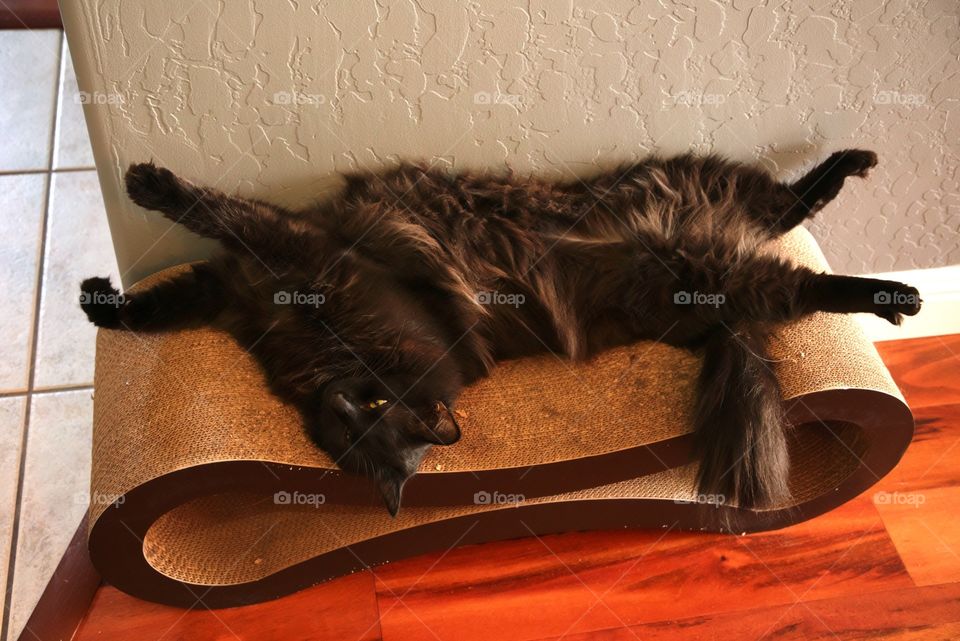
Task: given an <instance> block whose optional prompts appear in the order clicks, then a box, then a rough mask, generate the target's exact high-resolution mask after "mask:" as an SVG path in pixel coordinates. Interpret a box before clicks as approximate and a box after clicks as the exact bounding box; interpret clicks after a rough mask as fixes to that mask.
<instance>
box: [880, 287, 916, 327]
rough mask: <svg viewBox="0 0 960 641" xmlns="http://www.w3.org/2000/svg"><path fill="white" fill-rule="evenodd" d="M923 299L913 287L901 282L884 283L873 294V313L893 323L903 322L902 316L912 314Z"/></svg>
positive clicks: (914, 313)
mask: <svg viewBox="0 0 960 641" xmlns="http://www.w3.org/2000/svg"><path fill="white" fill-rule="evenodd" d="M922 303H923V300H921V298H920V292H919V291H917V289H916V288H915V287H910V286H909V285H904V284H903V283H896V282H892V281H891V282H889V283H885V284H884V285H883V286H882V287H881V288H880V289H878V290H877V291H875V292H874V294H873V304H874V307H875V309H874V312H873V313H874V314H876V315H877V316H879V317H880V318H884V319H886V320H887V321H889V322H891V323H893V324H894V325H899V324H900V323H902V322H903V317H904V316H914V315H916V314H917V313H918V312H919V311H920V306H921V304H922Z"/></svg>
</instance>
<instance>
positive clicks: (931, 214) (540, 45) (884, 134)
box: [61, 0, 960, 283]
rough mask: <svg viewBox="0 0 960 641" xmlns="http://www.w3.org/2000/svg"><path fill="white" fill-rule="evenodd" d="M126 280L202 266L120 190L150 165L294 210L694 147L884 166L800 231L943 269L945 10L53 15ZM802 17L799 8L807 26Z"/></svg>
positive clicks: (948, 133) (950, 225)
mask: <svg viewBox="0 0 960 641" xmlns="http://www.w3.org/2000/svg"><path fill="white" fill-rule="evenodd" d="M61 1H62V10H63V13H64V16H65V22H66V26H67V35H68V39H69V41H70V49H71V51H72V53H73V56H74V59H75V64H76V69H77V74H78V76H79V82H80V88H81V89H82V90H83V91H85V92H87V93H88V96H89V104H88V105H87V106H86V116H87V122H88V126H89V127H90V130H91V135H92V138H93V141H94V150H95V155H96V160H97V165H98V168H99V171H100V178H101V183H102V185H103V189H104V196H105V202H106V205H107V214H108V216H109V217H110V225H111V229H112V231H113V234H114V238H115V241H116V244H117V253H118V258H119V262H120V265H121V271H124V272H126V274H125V277H124V279H125V281H126V282H128V283H129V282H132V281H133V280H136V279H137V278H139V277H141V276H143V275H145V274H147V273H150V272H152V271H154V270H156V269H158V268H160V267H162V266H165V265H168V264H171V263H173V262H178V261H180V260H182V259H186V258H191V257H195V256H199V255H202V254H203V253H204V252H206V251H208V250H209V246H207V245H204V244H202V243H198V242H197V241H196V239H192V238H191V237H190V236H189V235H188V234H186V232H184V231H183V230H181V229H173V230H170V229H169V224H168V223H166V222H165V221H163V220H161V219H158V218H157V217H155V216H152V215H147V214H145V213H144V212H143V211H141V210H139V209H137V208H136V207H134V206H132V205H131V204H130V203H128V202H127V201H126V200H125V198H124V197H123V195H122V193H121V191H120V187H119V185H120V177H121V175H122V171H123V168H124V167H125V166H126V165H127V164H129V163H130V162H135V161H142V160H146V159H151V158H152V159H154V160H155V161H156V162H158V163H161V164H164V165H167V166H169V167H171V168H172V169H174V170H175V171H177V172H179V173H182V174H183V175H185V176H187V177H189V178H191V179H194V180H198V181H202V182H204V183H208V184H212V185H216V186H218V187H219V188H221V189H224V190H227V191H234V190H237V191H239V192H241V193H244V194H248V195H256V196H258V197H262V198H266V199H272V200H275V201H278V202H282V203H285V204H298V203H303V202H305V201H306V200H309V198H310V197H313V196H316V195H317V193H318V192H319V190H321V189H322V188H324V187H329V186H330V184H331V181H330V180H329V179H328V178H329V176H330V175H331V173H332V172H334V171H336V170H342V169H348V168H351V167H356V166H358V165H362V166H376V165H377V164H379V163H382V162H385V161H389V160H391V159H394V158H396V157H410V156H419V157H429V158H434V159H436V160H437V162H439V163H442V164H450V165H454V166H457V167H465V166H481V167H503V166H507V165H509V166H512V167H514V168H518V169H524V170H525V169H535V170H538V171H545V172H551V173H556V174H569V173H574V174H584V173H589V172H591V171H595V170H596V167H597V166H604V165H610V164H614V163H616V162H618V161H621V160H624V159H628V158H634V157H640V156H643V155H645V154H647V153H649V152H652V151H659V152H663V153H672V152H680V151H684V150H687V149H693V150H696V151H699V152H708V151H717V152H721V153H724V154H727V155H730V156H733V157H735V158H739V159H748V160H749V159H756V160H758V161H759V162H762V163H764V164H766V165H767V166H769V167H770V168H771V169H772V170H774V171H776V172H777V173H778V174H780V175H783V176H784V177H786V176H789V175H790V174H791V173H792V172H794V171H796V170H797V169H798V168H800V167H802V166H804V165H807V164H808V163H810V162H813V161H814V160H816V159H818V158H822V157H824V156H825V155H826V154H827V153H828V152H830V151H833V150H835V149H840V148H844V147H851V146H860V147H867V148H871V149H875V150H877V151H878V152H879V153H880V155H881V166H880V167H879V168H878V170H877V171H876V172H875V174H874V175H873V176H872V177H871V179H870V181H869V182H868V183H857V184H855V185H852V186H850V187H849V188H848V189H846V190H845V192H844V194H843V195H842V197H841V198H839V199H838V200H837V201H836V202H835V203H834V204H832V205H831V206H830V207H829V208H828V209H827V210H826V211H824V212H823V213H822V216H821V218H820V220H818V221H817V222H816V224H815V225H814V232H815V234H816V235H817V236H818V237H819V239H820V241H821V243H822V244H823V245H824V248H825V251H826V253H827V254H828V257H829V258H830V260H831V262H832V264H833V265H834V267H835V268H837V269H839V270H844V271H850V272H868V271H886V270H892V269H910V268H914V267H926V266H932V265H942V264H952V263H960V238H958V228H960V186H958V183H960V171H958V161H960V158H958V152H960V139H958V133H960V127H958V124H957V120H958V118H960V102H958V98H960V73H958V72H960V62H958V52H960V28H958V15H960V9H958V7H960V4H958V3H957V2H956V1H955V0H928V1H923V0H886V1H884V2H881V1H880V0H857V1H844V2H829V1H823V0H820V1H816V2H809V3H808V2H799V1H791V0H787V1H786V2H783V0H771V1H770V2H763V1H761V0H732V1H729V0H662V1H660V2H654V1H646V0H645V1H642V2H635V1H619V0H603V1H599V0H598V1H588V2H583V3H579V4H573V3H572V2H571V1H568V0H479V1H478V2H474V3H467V2H461V1H459V0H377V1H376V2H373V1H364V0H340V1H336V0H328V1H321V2H307V1H305V0H230V1H229V2H219V1H217V0H200V1H199V2H196V1H195V0H184V1H174V2H170V1H164V2H156V1H147V0H123V2H122V4H121V2H120V0H61ZM811 7H813V8H811Z"/></svg>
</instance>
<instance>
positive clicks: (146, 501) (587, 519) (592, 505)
mask: <svg viewBox="0 0 960 641" xmlns="http://www.w3.org/2000/svg"><path fill="white" fill-rule="evenodd" d="M790 415H791V417H792V420H793V421H794V422H795V423H799V422H819V423H823V424H824V427H825V428H829V425H828V423H829V422H830V421H837V422H849V423H854V424H855V425H857V426H859V427H860V429H861V430H862V431H863V433H864V436H865V437H866V439H867V443H868V445H867V449H866V451H865V452H864V455H863V457H862V458H861V464H860V465H859V466H858V467H857V468H856V469H855V470H854V471H853V472H852V473H851V474H850V475H849V476H848V477H847V478H846V480H844V481H843V482H842V483H841V484H840V486H839V487H837V488H835V489H834V490H833V491H828V492H825V493H824V494H822V495H821V496H818V497H816V498H814V499H812V500H810V501H807V502H805V503H802V504H800V505H796V506H791V507H789V508H785V509H779V510H770V511H765V512H753V511H744V510H738V509H737V508H733V507H729V506H720V507H715V506H710V505H697V504H691V503H677V502H675V501H672V500H661V499H631V498H622V499H618V498H610V499H585V500H575V501H558V502H551V503H538V504H521V505H519V506H515V507H509V508H501V509H495V510H491V511H487V512H483V513H479V514H470V515H465V516H461V517H456V518H453V519H448V520H444V521H439V522H435V523H427V524H424V525H420V526H417V527H413V528H408V529H405V530H400V531H397V532H393V533H390V534H387V535H384V536H381V537H377V538H374V539H370V540H367V541H362V542H360V543H357V544H353V545H350V546H349V547H346V548H341V549H338V550H333V551H331V552H328V553H325V554H322V555H319V556H317V557H313V558H311V559H308V560H305V561H303V562H300V563H298V564H296V565H293V566H291V567H288V568H286V569H284V570H281V571H279V572H276V573H274V574H272V575H270V576H267V577H264V578H263V579H260V580H257V581H253V582H249V583H244V584H239V585H225V586H209V585H192V584H187V583H184V582H181V581H178V580H176V579H173V578H171V577H168V576H166V575H163V574H161V573H159V572H158V571H157V570H155V569H154V568H153V567H152V566H151V565H150V564H149V562H148V561H147V559H146V558H145V557H144V554H143V543H142V541H143V538H144V537H145V535H146V533H147V531H148V530H149V528H150V526H151V525H152V524H153V523H154V522H155V521H156V519H157V518H159V517H160V516H162V515H163V514H165V513H166V512H168V511H169V510H171V509H173V508H175V507H177V506H178V505H182V504H183V503H185V502H186V501H189V500H191V499H193V498H197V497H201V496H207V495H210V494H214V493H217V492H223V491H226V490H243V489H253V488H255V487H256V486H257V479H258V478H259V479H262V478H264V475H263V474H259V475H255V474H254V472H255V470H256V468H257V467H259V468H261V469H263V464H262V463H261V462H256V461H233V462H231V463H232V465H231V466H229V468H224V467H222V466H198V467H194V468H186V469H182V470H177V471H174V472H171V473H170V474H166V475H164V476H161V477H158V478H156V479H153V480H152V481H150V482H148V483H145V484H143V485H141V486H138V487H136V488H134V489H133V490H131V491H130V492H128V493H127V494H126V495H125V496H124V498H123V500H122V501H121V502H118V503H117V504H115V505H114V506H112V507H110V508H107V509H106V510H105V511H104V512H103V513H102V514H101V515H100V516H99V517H98V518H97V520H96V521H95V522H94V523H93V524H92V528H91V531H90V538H89V546H90V554H91V558H92V559H93V562H94V564H95V565H96V567H97V568H99V569H100V571H101V572H102V574H103V576H104V579H105V580H107V581H108V582H110V583H112V584H113V585H114V586H116V587H117V588H119V589H120V590H123V591H125V592H127V593H129V594H132V595H133V596H137V597H140V598H143V599H147V600H150V601H156V602H159V603H165V604H168V605H175V606H180V607H190V606H191V605H193V604H194V603H196V601H197V598H198V597H199V596H200V595H202V598H203V603H204V604H205V605H206V606H208V607H211V608H220V607H234V606H240V605H246V604H250V603H257V602H260V601H265V600H270V599H275V598H278V597H281V596H284V595H286V594H290V593H292V592H295V591H298V590H301V589H304V588H307V587H310V586H312V585H316V584H318V583H322V582H324V581H327V580H329V579H332V578H335V577H337V576H342V575H345V574H349V573H351V572H354V571H357V570H361V569H364V568H368V567H374V566H377V565H380V564H382V563H386V562H390V561H395V560H399V559H402V558H407V557H410V556H415V555H418V554H423V553H427V552H431V551H435V550H440V549H446V548H448V547H450V546H451V545H454V544H456V545H466V544H471V543H481V542H486V541H495V540H503V539H509V538H517V537H522V536H529V535H530V534H531V533H532V534H536V535H544V534H551V533H557V532H567V531H580V530H596V529H610V528H623V527H631V528H659V527H673V528H675V529H685V530H701V529H707V530H713V531H720V530H725V529H727V530H728V529H729V527H728V526H727V524H730V523H732V524H734V527H735V531H736V532H754V531H760V530H768V529H778V528H782V527H786V526H788V525H792V524H794V523H799V522H801V521H804V520H807V519H809V518H812V517H814V516H817V515H819V514H822V513H824V512H826V511H829V510H831V509H833V508H835V507H837V506H839V505H841V504H843V503H845V502H846V501H848V500H850V499H851V498H853V497H855V496H857V495H858V494H860V493H861V492H862V491H864V490H865V489H867V488H869V487H870V486H872V485H873V484H874V483H876V482H877V481H878V480H879V479H880V477H882V476H883V475H885V474H886V473H888V472H889V471H890V470H891V469H892V468H893V467H894V466H895V465H896V464H897V462H898V461H899V460H900V458H901V456H902V455H903V453H904V451H905V450H906V447H907V445H908V444H909V443H910V440H911V438H912V436H913V416H912V414H911V413H910V410H909V408H908V407H907V406H906V404H905V403H904V402H903V401H902V400H901V399H899V398H897V397H895V396H892V395H890V394H887V393H885V392H879V391H875V390H864V389H838V390H825V391H822V392H817V393H814V394H810V395H807V396H804V397H801V398H798V399H794V400H793V401H792V403H791V404H790ZM680 438H683V437H680ZM674 440H676V439H674ZM224 469H230V470H231V473H230V475H229V477H230V478H226V477H224V475H223V474H221V473H220V472H222V471H223V470H224ZM241 469H243V470H246V472H245V473H239V470H241ZM557 469H558V468H554V471H556V470H557ZM594 469H596V468H594ZM657 471H660V468H659V467H658V468H657V469H652V470H646V471H644V470H637V469H636V468H635V469H634V474H633V476H637V475H639V474H643V473H653V472H657ZM314 473H315V472H314ZM638 473H639V474H638ZM551 476H552V475H551ZM553 480H557V479H553ZM588 485H589V484H588ZM259 489H264V488H263V487H260V488H259ZM638 508H640V509H638Z"/></svg>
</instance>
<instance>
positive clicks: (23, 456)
mask: <svg viewBox="0 0 960 641" xmlns="http://www.w3.org/2000/svg"><path fill="white" fill-rule="evenodd" d="M63 40H64V38H63V32H62V30H61V34H60V38H59V39H58V41H57V67H58V69H59V70H60V73H58V74H57V84H56V88H55V90H54V91H55V93H54V101H53V117H52V119H51V122H50V128H51V131H52V135H51V136H50V143H49V145H48V148H47V151H48V156H47V167H48V170H47V172H45V173H46V174H47V184H46V186H45V190H44V191H45V195H44V203H43V216H42V217H41V222H40V247H39V256H38V258H37V270H36V275H35V277H34V282H35V283H36V291H35V293H34V298H33V328H32V330H33V331H32V334H31V336H30V373H29V377H28V379H27V389H26V407H25V408H24V412H23V430H22V434H21V435H20V465H19V469H18V473H17V497H16V502H15V503H14V507H13V528H12V532H11V535H10V557H9V560H8V561H7V584H6V585H5V586H4V588H5V591H6V594H5V595H4V599H3V622H2V625H0V641H7V637H8V636H9V634H10V615H11V610H12V607H13V580H14V573H15V572H16V566H17V545H18V543H19V539H20V507H21V505H20V504H21V502H22V500H23V481H24V473H25V471H26V466H27V437H28V435H29V433H30V414H31V411H30V410H31V407H32V405H33V389H34V382H35V379H36V371H35V370H36V364H37V343H38V342H39V341H38V339H39V333H40V302H41V298H42V296H43V273H44V268H45V266H46V251H47V229H48V224H49V217H50V198H51V195H52V192H53V172H52V170H53V152H54V147H55V139H56V136H57V120H58V119H59V114H60V90H61V87H62V83H61V80H60V78H61V76H62V75H63V64H64V61H63Z"/></svg>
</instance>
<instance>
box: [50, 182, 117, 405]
mask: <svg viewBox="0 0 960 641" xmlns="http://www.w3.org/2000/svg"><path fill="white" fill-rule="evenodd" d="M52 180H53V183H52V185H51V196H50V207H49V214H48V220H47V242H46V251H45V258H44V261H45V263H44V269H43V272H44V273H43V290H42V294H41V298H40V326H39V335H38V337H37V362H36V364H35V366H34V387H35V388H44V387H54V386H62V385H89V384H91V383H92V382H93V358H94V349H95V346H94V343H95V340H96V328H95V327H94V326H93V325H91V324H90V323H88V322H87V320H86V317H85V316H84V315H83V312H82V311H81V310H80V304H79V302H78V301H79V296H80V281H81V280H83V279H84V278H88V277H90V276H111V277H112V278H113V282H114V284H118V283H119V282H120V278H119V275H118V273H117V261H116V257H115V256H114V253H113V244H112V243H111V241H110V231H109V228H108V226H107V217H106V215H105V214H104V211H103V200H102V198H101V194H100V185H99V183H98V182H97V175H96V172H93V171H78V172H66V173H58V174H54V175H53V179H52Z"/></svg>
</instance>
